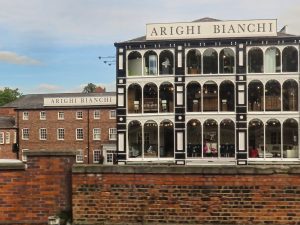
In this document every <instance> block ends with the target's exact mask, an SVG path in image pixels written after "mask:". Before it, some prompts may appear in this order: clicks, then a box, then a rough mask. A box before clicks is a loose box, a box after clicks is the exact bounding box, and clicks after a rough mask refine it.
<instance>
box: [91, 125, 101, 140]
mask: <svg viewBox="0 0 300 225" xmlns="http://www.w3.org/2000/svg"><path fill="white" fill-rule="evenodd" d="M95 131H99V132H98V133H96V132H95ZM98 135H99V137H96V136H98ZM93 140H94V141H100V140H101V128H93Z"/></svg>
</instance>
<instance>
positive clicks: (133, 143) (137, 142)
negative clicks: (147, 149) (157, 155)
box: [128, 120, 142, 158]
mask: <svg viewBox="0 0 300 225" xmlns="http://www.w3.org/2000/svg"><path fill="white" fill-rule="evenodd" d="M128 147H129V157H130V158H140V157H142V126H141V123H140V122H139V121H136V120H134V121H131V122H130V123H129V125H128Z"/></svg>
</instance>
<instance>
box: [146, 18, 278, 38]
mask: <svg viewBox="0 0 300 225" xmlns="http://www.w3.org/2000/svg"><path fill="white" fill-rule="evenodd" d="M146 28H147V29H146V30H147V31H146V39H147V40H164V39H166V40H167V39H196V38H229V37H257V36H277V20H274V19H271V20H239V21H213V22H191V23H157V24H147V27H146Z"/></svg>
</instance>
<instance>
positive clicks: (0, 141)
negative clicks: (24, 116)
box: [0, 132, 4, 145]
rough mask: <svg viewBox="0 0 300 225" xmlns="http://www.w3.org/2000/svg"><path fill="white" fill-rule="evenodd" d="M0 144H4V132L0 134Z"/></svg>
mask: <svg viewBox="0 0 300 225" xmlns="http://www.w3.org/2000/svg"><path fill="white" fill-rule="evenodd" d="M0 144H1V145H3V144H4V132H0Z"/></svg>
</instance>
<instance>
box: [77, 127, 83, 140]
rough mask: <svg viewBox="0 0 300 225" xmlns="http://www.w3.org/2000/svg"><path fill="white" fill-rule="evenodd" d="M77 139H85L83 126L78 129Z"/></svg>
mask: <svg viewBox="0 0 300 225" xmlns="http://www.w3.org/2000/svg"><path fill="white" fill-rule="evenodd" d="M76 140H83V128H77V129H76Z"/></svg>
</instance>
